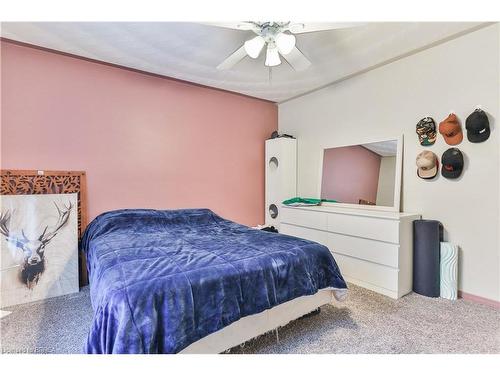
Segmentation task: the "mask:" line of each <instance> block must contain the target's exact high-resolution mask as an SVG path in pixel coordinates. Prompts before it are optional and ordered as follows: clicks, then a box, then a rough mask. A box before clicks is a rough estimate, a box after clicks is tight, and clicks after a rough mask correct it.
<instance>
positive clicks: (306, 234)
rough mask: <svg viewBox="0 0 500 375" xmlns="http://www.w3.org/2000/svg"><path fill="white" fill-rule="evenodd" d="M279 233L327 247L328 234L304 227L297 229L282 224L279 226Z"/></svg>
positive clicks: (293, 226)
mask: <svg viewBox="0 0 500 375" xmlns="http://www.w3.org/2000/svg"><path fill="white" fill-rule="evenodd" d="M280 233H283V234H288V235H290V236H294V237H299V238H303V239H305V240H309V241H314V242H318V243H320V244H321V245H325V246H328V245H327V243H328V233H326V232H323V231H320V230H317V229H310V228H304V227H297V226H295V225H290V224H285V223H282V224H281V225H280Z"/></svg>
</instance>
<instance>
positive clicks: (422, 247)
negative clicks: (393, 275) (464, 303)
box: [413, 220, 443, 297]
mask: <svg viewBox="0 0 500 375" xmlns="http://www.w3.org/2000/svg"><path fill="white" fill-rule="evenodd" d="M442 240H443V226H442V225H441V223H440V222H439V221H437V220H415V221H413V291H414V292H416V293H418V294H422V295H424V296H427V297H439V295H440V290H439V289H440V278H439V271H440V270H439V258H440V242H441V241H442Z"/></svg>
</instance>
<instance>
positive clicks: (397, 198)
mask: <svg viewBox="0 0 500 375" xmlns="http://www.w3.org/2000/svg"><path fill="white" fill-rule="evenodd" d="M393 140H396V141H397V142H398V145H397V149H396V178H395V179H394V204H393V205H392V206H372V205H364V204H355V203H333V202H321V205H322V206H325V207H344V208H356V209H362V210H375V211H392V212H399V210H400V207H401V176H402V172H403V135H399V136H396V137H387V138H383V139H367V140H363V141H362V142H361V143H356V144H347V145H333V146H328V147H322V148H321V150H320V153H321V155H320V158H319V184H318V197H319V198H320V199H321V184H322V181H323V156H324V153H325V150H326V149H329V148H336V147H349V146H361V145H364V144H367V143H374V142H384V141H393Z"/></svg>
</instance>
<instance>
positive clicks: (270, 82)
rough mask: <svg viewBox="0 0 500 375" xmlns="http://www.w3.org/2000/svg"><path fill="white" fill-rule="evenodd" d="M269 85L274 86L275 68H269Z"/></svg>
mask: <svg viewBox="0 0 500 375" xmlns="http://www.w3.org/2000/svg"><path fill="white" fill-rule="evenodd" d="M269 85H270V86H272V85H273V68H271V67H269Z"/></svg>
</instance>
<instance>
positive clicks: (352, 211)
mask: <svg viewBox="0 0 500 375" xmlns="http://www.w3.org/2000/svg"><path fill="white" fill-rule="evenodd" d="M282 207H283V208H288V209H291V210H305V211H319V212H327V213H329V212H331V213H336V214H343V215H355V216H367V217H376V218H380V219H388V220H400V219H406V218H413V219H415V218H419V217H420V215H419V214H414V213H408V212H391V211H381V210H376V209H356V208H345V207H334V206H287V205H282Z"/></svg>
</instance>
